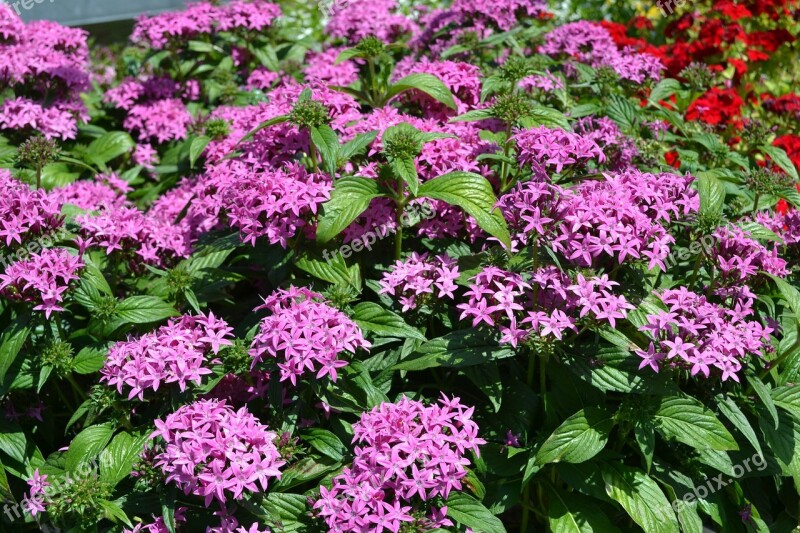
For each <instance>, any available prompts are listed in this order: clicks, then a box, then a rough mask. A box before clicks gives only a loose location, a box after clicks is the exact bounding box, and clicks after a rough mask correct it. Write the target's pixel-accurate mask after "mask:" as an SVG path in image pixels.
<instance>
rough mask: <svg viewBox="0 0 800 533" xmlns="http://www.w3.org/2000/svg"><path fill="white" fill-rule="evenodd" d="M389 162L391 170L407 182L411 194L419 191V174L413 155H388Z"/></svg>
mask: <svg viewBox="0 0 800 533" xmlns="http://www.w3.org/2000/svg"><path fill="white" fill-rule="evenodd" d="M389 164H390V165H391V166H392V170H394V171H395V173H396V174H397V175H398V176H400V178H401V179H402V180H403V181H405V182H406V183H407V184H408V188H409V189H410V190H411V194H413V195H414V196H416V195H417V193H418V192H419V174H417V164H416V162H415V161H414V158H413V157H400V158H395V157H390V158H389Z"/></svg>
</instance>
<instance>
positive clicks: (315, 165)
mask: <svg viewBox="0 0 800 533" xmlns="http://www.w3.org/2000/svg"><path fill="white" fill-rule="evenodd" d="M308 157H310V158H311V166H312V167H313V168H314V173H315V174H317V173H319V164H318V163H317V147H316V146H314V141H311V140H309V145H308ZM331 177H333V176H331Z"/></svg>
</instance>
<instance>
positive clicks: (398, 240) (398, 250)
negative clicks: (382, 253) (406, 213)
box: [394, 205, 403, 261]
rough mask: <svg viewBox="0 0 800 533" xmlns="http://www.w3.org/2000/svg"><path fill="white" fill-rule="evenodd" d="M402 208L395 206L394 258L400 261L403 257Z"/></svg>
mask: <svg viewBox="0 0 800 533" xmlns="http://www.w3.org/2000/svg"><path fill="white" fill-rule="evenodd" d="M402 218H403V208H402V206H399V205H398V206H397V232H396V233H395V234H394V258H395V260H396V261H398V260H400V258H401V257H402V255H403V221H402Z"/></svg>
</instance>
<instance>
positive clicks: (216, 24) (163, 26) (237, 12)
mask: <svg viewBox="0 0 800 533" xmlns="http://www.w3.org/2000/svg"><path fill="white" fill-rule="evenodd" d="M280 15H281V10H280V7H278V6H277V5H276V4H272V3H270V2H265V1H263V0H254V1H252V2H245V1H243V0H234V1H233V2H230V3H228V4H213V3H210V2H198V3H193V4H189V5H188V7H187V8H186V9H185V10H183V11H170V12H167V13H162V14H159V15H153V16H145V17H141V18H140V19H139V20H138V21H137V22H136V26H135V27H134V29H133V35H132V36H131V40H133V41H134V42H137V43H139V44H142V45H145V46H149V47H151V48H153V49H155V50H161V49H164V48H166V47H167V45H168V44H169V43H178V44H180V43H183V42H185V41H188V40H190V39H194V38H197V37H199V36H201V35H209V34H213V33H216V32H218V31H263V30H265V29H267V28H269V27H270V26H271V25H272V23H273V22H274V20H275V19H276V18H278V17H279V16H280Z"/></svg>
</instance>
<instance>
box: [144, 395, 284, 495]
mask: <svg viewBox="0 0 800 533" xmlns="http://www.w3.org/2000/svg"><path fill="white" fill-rule="evenodd" d="M155 425H156V431H155V432H153V434H152V436H151V438H154V439H155V438H157V437H161V439H163V442H157V443H155V448H154V449H155V451H156V455H155V459H154V464H155V466H156V467H158V468H160V469H161V470H162V471H163V472H164V474H165V475H166V476H167V477H166V479H167V482H168V483H169V482H172V483H175V484H176V485H178V487H180V488H181V489H183V491H184V493H185V494H195V495H197V496H203V497H204V498H205V505H206V507H208V506H209V505H210V504H211V502H212V501H214V500H216V501H218V502H219V503H220V504H221V505H223V506H225V504H226V502H227V499H228V498H229V497H231V498H233V499H234V500H240V499H242V497H243V495H244V492H245V491H247V492H251V493H259V492H261V491H266V490H267V488H268V485H269V482H270V481H271V480H273V479H280V477H281V472H280V468H281V467H282V466H284V465H285V464H286V461H284V460H283V459H281V456H280V453H279V452H278V448H277V447H276V446H275V444H274V441H275V439H276V438H277V436H276V434H275V433H274V432H272V431H269V430H268V428H267V426H265V425H263V424H261V423H260V422H259V421H258V419H257V418H256V417H254V416H253V415H252V414H251V413H250V412H249V411H248V410H247V408H245V407H242V408H241V409H239V410H238V411H234V410H233V409H232V408H231V407H229V406H228V405H226V404H225V402H221V401H217V400H200V401H196V402H194V403H191V404H189V405H184V406H182V407H180V408H179V409H178V410H177V411H175V412H174V413H172V414H170V415H168V416H167V417H166V419H165V420H163V421H162V420H156V422H155Z"/></svg>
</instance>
